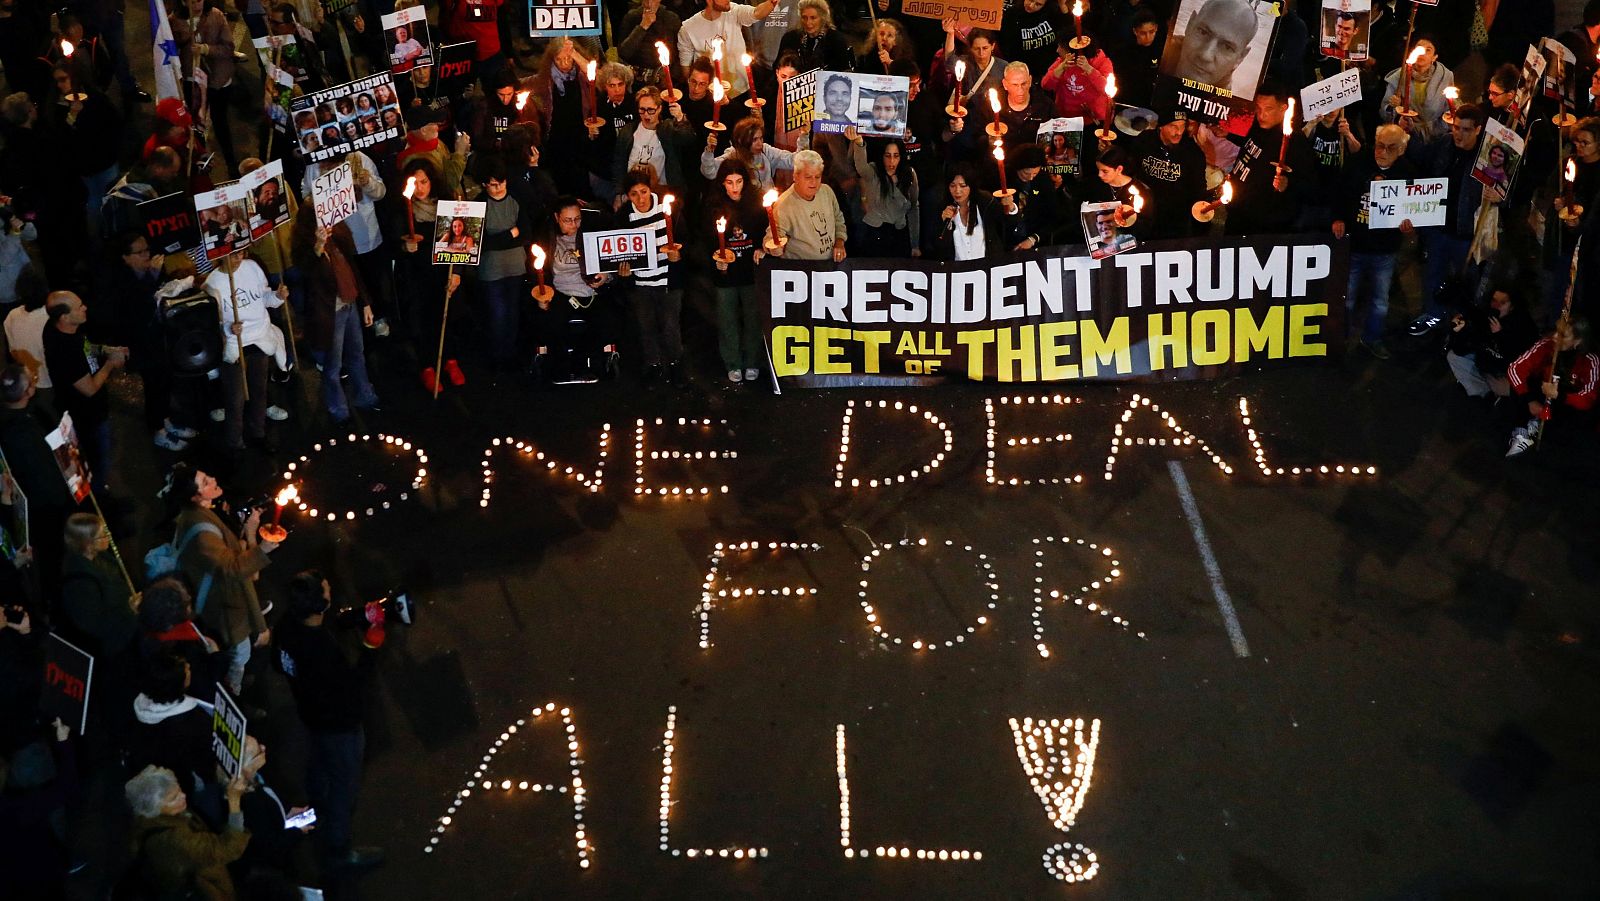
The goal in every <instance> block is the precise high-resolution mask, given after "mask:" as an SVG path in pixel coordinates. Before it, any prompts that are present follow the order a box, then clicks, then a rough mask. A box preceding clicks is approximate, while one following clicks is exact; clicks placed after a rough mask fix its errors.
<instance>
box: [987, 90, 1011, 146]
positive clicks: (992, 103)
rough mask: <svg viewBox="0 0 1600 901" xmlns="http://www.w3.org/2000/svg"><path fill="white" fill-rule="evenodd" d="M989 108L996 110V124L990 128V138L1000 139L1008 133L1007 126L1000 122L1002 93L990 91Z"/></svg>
mask: <svg viewBox="0 0 1600 901" xmlns="http://www.w3.org/2000/svg"><path fill="white" fill-rule="evenodd" d="M989 108H990V109H992V110H994V124H993V125H990V126H989V127H988V129H987V130H988V132H989V137H991V138H998V137H1000V136H1001V135H1003V134H1005V133H1006V124H1005V123H1004V122H1001V121H1000V92H999V91H997V90H995V89H994V88H990V89H989Z"/></svg>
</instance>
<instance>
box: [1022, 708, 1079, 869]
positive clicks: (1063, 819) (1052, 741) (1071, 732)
mask: <svg viewBox="0 0 1600 901" xmlns="http://www.w3.org/2000/svg"><path fill="white" fill-rule="evenodd" d="M1010 722H1011V737H1012V740H1013V741H1014V742H1015V743H1016V748H1017V759H1018V760H1019V761H1021V762H1022V771H1023V773H1025V774H1026V775H1027V777H1028V784H1029V785H1031V786H1032V787H1033V793H1034V794H1035V795H1037V796H1038V798H1039V802H1040V803H1041V804H1043V805H1044V810H1045V815H1046V816H1048V817H1050V822H1051V823H1052V824H1053V825H1054V826H1055V827H1056V828H1057V829H1059V830H1061V831H1062V832H1067V831H1069V830H1070V829H1071V828H1072V827H1073V825H1075V824H1076V822H1077V818H1078V812H1079V811H1080V810H1082V809H1083V802H1084V798H1085V797H1087V795H1088V794H1089V784H1090V782H1091V781H1092V779H1093V777H1094V760H1095V754H1096V752H1097V751H1098V750H1099V747H1100V721H1099V720H1098V719H1096V720H1090V722H1089V728H1088V735H1087V736H1085V734H1084V723H1083V720H1082V719H1050V720H1043V719H1040V720H1035V719H1033V718H1032V717H1023V718H1022V720H1021V721H1018V720H1017V719H1016V718H1015V717H1012V718H1011V721H1010ZM1044 868H1045V870H1046V871H1047V872H1048V873H1050V875H1052V876H1054V877H1055V878H1056V879H1059V880H1061V881H1062V882H1087V881H1088V880H1090V879H1093V878H1094V877H1095V874H1097V873H1098V872H1099V871H1100V864H1099V861H1098V860H1097V859H1096V858H1095V854H1094V852H1093V851H1091V850H1089V849H1088V848H1086V847H1084V846H1083V845H1080V844H1076V843H1063V844H1059V845H1054V846H1052V847H1051V848H1050V849H1049V850H1047V851H1046V852H1045V854H1044Z"/></svg>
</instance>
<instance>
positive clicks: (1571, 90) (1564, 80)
mask: <svg viewBox="0 0 1600 901" xmlns="http://www.w3.org/2000/svg"><path fill="white" fill-rule="evenodd" d="M1539 52H1540V53H1541V54H1542V55H1543V56H1544V96H1545V97H1547V98H1549V99H1551V100H1560V101H1561V103H1562V105H1563V107H1569V106H1572V105H1573V104H1575V103H1577V101H1578V90H1577V88H1578V58H1577V57H1576V56H1574V55H1573V53H1572V49H1571V48H1570V47H1568V46H1567V45H1566V44H1563V43H1561V42H1560V41H1558V40H1556V39H1555V38H1543V39H1541V40H1540V41H1539Z"/></svg>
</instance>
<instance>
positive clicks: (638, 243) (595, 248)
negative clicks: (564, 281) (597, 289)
mask: <svg viewBox="0 0 1600 901" xmlns="http://www.w3.org/2000/svg"><path fill="white" fill-rule="evenodd" d="M656 251H657V247H656V233H655V232H653V231H651V230H649V229H643V228H616V229H611V230H608V231H591V232H584V233H583V274H584V275H599V274H600V273H602V272H616V271H617V270H618V269H620V268H622V264H623V263H627V264H628V266H629V267H630V268H632V269H654V268H656V267H657V266H660V265H661V263H660V262H659V261H658V260H657V258H656Z"/></svg>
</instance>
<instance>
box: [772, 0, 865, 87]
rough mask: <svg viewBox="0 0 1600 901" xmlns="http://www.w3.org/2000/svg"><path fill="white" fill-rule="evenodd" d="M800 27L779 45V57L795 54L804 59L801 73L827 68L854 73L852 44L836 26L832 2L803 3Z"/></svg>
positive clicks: (787, 33)
mask: <svg viewBox="0 0 1600 901" xmlns="http://www.w3.org/2000/svg"><path fill="white" fill-rule="evenodd" d="M799 6H800V13H799V16H800V27H798V28H794V29H790V30H789V31H787V32H785V33H784V35H783V40H782V41H780V42H779V43H778V54H779V55H780V56H781V55H782V54H784V53H787V52H789V51H793V52H794V53H795V54H796V55H798V56H799V58H800V71H802V72H809V71H811V70H812V69H825V70H827V71H829V72H848V71H850V62H851V54H850V42H849V41H847V40H845V37H844V35H842V34H840V33H839V29H837V28H835V27H834V25H833V10H831V9H829V8H828V0H800V3H799Z"/></svg>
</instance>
